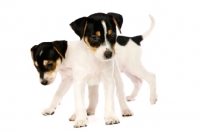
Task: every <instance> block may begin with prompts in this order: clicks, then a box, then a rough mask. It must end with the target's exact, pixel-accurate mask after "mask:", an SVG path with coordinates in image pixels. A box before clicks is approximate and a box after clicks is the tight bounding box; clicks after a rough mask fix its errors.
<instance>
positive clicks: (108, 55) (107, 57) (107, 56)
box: [104, 50, 112, 59]
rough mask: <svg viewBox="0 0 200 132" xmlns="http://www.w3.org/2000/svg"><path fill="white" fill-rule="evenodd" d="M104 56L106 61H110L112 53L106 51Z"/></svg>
mask: <svg viewBox="0 0 200 132" xmlns="http://www.w3.org/2000/svg"><path fill="white" fill-rule="evenodd" d="M104 56H105V58H106V59H110V58H111V57H112V52H111V51H109V50H106V51H105V52H104Z"/></svg>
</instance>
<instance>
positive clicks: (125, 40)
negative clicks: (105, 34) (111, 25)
mask: <svg viewBox="0 0 200 132" xmlns="http://www.w3.org/2000/svg"><path fill="white" fill-rule="evenodd" d="M130 39H131V40H132V41H133V42H135V43H136V44H137V45H138V46H140V45H141V44H140V42H141V41H142V40H143V38H142V36H141V35H138V36H134V37H126V36H118V37H117V43H119V45H121V46H125V45H126V44H127V43H128V41H129V40H130Z"/></svg>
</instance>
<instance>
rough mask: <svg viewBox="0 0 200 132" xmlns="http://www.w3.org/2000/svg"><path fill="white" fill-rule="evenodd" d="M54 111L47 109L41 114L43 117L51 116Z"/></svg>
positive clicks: (50, 108)
mask: <svg viewBox="0 0 200 132" xmlns="http://www.w3.org/2000/svg"><path fill="white" fill-rule="evenodd" d="M54 111H55V108H53V107H49V108H47V109H45V110H44V111H43V112H42V114H43V115H44V116H47V115H53V114H54Z"/></svg>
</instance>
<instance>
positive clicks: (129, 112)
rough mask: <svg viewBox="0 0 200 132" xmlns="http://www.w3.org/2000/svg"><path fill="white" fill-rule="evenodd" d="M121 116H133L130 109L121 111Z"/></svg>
mask: <svg viewBox="0 0 200 132" xmlns="http://www.w3.org/2000/svg"><path fill="white" fill-rule="evenodd" d="M122 116H124V117H126V116H133V112H132V111H131V110H130V109H125V110H122Z"/></svg>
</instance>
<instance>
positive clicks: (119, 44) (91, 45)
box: [31, 14, 157, 127]
mask: <svg viewBox="0 0 200 132" xmlns="http://www.w3.org/2000/svg"><path fill="white" fill-rule="evenodd" d="M104 15H106V14H104ZM114 15H115V14H112V15H111V16H110V15H108V17H109V18H108V17H107V18H106V19H108V21H109V20H110V21H112V20H113V22H114V26H113V25H112V24H111V25H109V24H108V22H107V21H105V23H104V22H99V21H98V19H99V17H103V16H102V14H96V15H95V14H94V15H91V16H93V17H94V18H95V17H97V18H96V19H97V20H96V21H95V20H94V19H93V20H90V19H88V18H82V20H84V21H82V20H81V19H78V20H76V21H75V22H76V24H77V25H78V26H80V25H81V22H82V25H84V26H82V27H84V28H80V27H79V28H78V27H77V25H76V26H74V25H73V24H75V23H72V24H71V27H72V29H74V31H75V32H76V33H77V34H78V35H79V37H80V38H81V41H72V42H67V41H54V42H43V43H41V44H39V45H35V46H33V47H32V48H31V54H32V59H33V62H34V65H35V67H36V69H37V70H38V73H39V75H40V80H41V81H40V82H41V84H43V85H48V84H50V83H52V82H53V80H54V79H55V77H56V74H57V72H59V73H60V74H61V77H62V81H61V83H60V86H59V88H58V90H57V91H56V93H55V95H54V98H53V100H52V103H51V105H50V107H49V108H47V109H45V110H44V111H43V115H52V114H53V113H54V111H55V109H56V107H57V105H58V104H59V103H60V101H61V99H62V97H63V96H64V95H65V94H66V92H67V91H68V89H69V88H70V86H71V84H72V81H73V80H74V78H75V75H76V80H77V83H81V82H82V85H81V90H82V91H81V92H80V91H79V90H80V89H79V90H77V89H74V90H75V91H74V92H75V93H76V92H80V93H78V94H79V97H78V96H77V95H76V96H75V99H76V98H79V99H78V100H79V101H78V102H77V103H79V104H80V106H81V107H82V108H80V107H79V104H78V105H76V108H77V109H78V110H80V109H82V111H83V110H84V109H85V108H84V105H83V104H82V103H83V102H82V101H80V99H83V96H84V86H85V85H86V83H87V84H88V88H89V106H88V108H87V115H92V114H94V113H95V108H96V105H97V103H98V84H99V82H100V81H101V79H102V80H103V79H104V76H103V75H104V74H107V72H108V73H109V74H112V72H113V75H112V76H113V77H114V80H115V85H116V90H117V97H118V101H119V104H120V107H121V111H122V115H123V116H130V115H132V112H131V111H130V110H129V108H128V106H127V104H126V102H125V97H124V91H123V83H122V79H121V76H120V73H119V67H120V70H121V72H124V73H125V74H126V75H127V76H128V77H129V78H130V79H131V81H132V82H133V83H134V85H135V88H134V90H133V92H132V94H131V95H130V96H128V97H127V100H129V101H130V100H134V99H135V97H136V96H137V93H138V92H139V89H140V86H141V83H142V80H143V79H144V80H145V81H147V82H148V83H149V85H150V102H151V104H154V103H155V102H156V100H157V96H156V81H155V75H154V74H153V73H150V72H148V71H146V70H145V69H144V68H143V66H142V63H141V60H140V57H141V47H140V42H141V41H142V40H143V39H144V38H146V37H147V36H148V35H149V34H150V32H151V31H152V29H153V27H154V23H155V22H154V18H153V17H152V16H150V18H151V22H152V23H151V26H150V28H149V29H148V30H147V31H146V32H145V33H144V34H143V35H139V36H135V37H125V36H118V37H117V39H116V38H115V37H113V38H112V36H115V35H116V30H115V28H109V26H110V27H115V25H118V27H119V29H120V28H121V25H120V21H119V20H118V21H119V22H118V23H116V21H117V20H115V19H117V18H116V16H115V17H113V16H114ZM87 19H88V20H87ZM101 19H104V18H101ZM118 19H120V17H119V18H118ZM121 19H122V17H121ZM85 20H87V21H85ZM122 20H123V19H122ZM77 21H78V23H77ZM90 22H92V23H93V24H92V23H90ZM96 22H97V23H96ZM84 23H85V24H84ZM98 23H99V24H101V25H102V26H101V25H100V26H95V25H98ZM106 23H107V24H106ZM111 23H112V22H111ZM86 24H87V25H86ZM121 24H122V21H121ZM105 25H106V26H105ZM93 28H94V29H96V30H94V31H93ZM81 31H83V32H81ZM106 31H107V32H106ZM88 32H89V33H88ZM90 32H92V33H90ZM102 35H103V36H102ZM81 36H82V37H81ZM114 38H115V39H114ZM112 39H114V40H112ZM102 40H104V41H102ZM113 41H114V42H115V43H114V44H113ZM101 42H107V43H111V44H106V43H104V44H102V43H101ZM100 47H101V48H100ZM100 49H101V50H100ZM115 52H117V54H116V55H115V57H113V56H114V54H115ZM80 56H81V57H80ZM113 60H114V61H113ZM74 61H75V62H74ZM77 62H78V63H77ZM108 62H109V63H111V64H112V65H111V66H109V65H110V64H106V63H108ZM112 66H114V69H113V67H112ZM74 67H75V69H79V70H77V71H80V73H81V74H80V73H79V72H75V71H76V70H74ZM112 69H113V70H112ZM73 72H75V73H73ZM79 74H80V75H79ZM101 74H103V75H101ZM112 76H111V77H110V78H112ZM84 77H85V78H84ZM83 78H84V79H83ZM106 79H107V78H106ZM106 79H104V81H105V80H106ZM112 79H113V78H112ZM112 79H111V80H112ZM108 80H109V79H108ZM106 83H107V81H106ZM111 85H113V84H111ZM111 85H110V86H111ZM111 93H112V94H113V89H112V90H110V94H111ZM81 96H82V97H81ZM106 96H108V94H107V95H106ZM111 96H112V98H113V95H111ZM107 98H108V97H107ZM108 100H109V99H108ZM106 101H107V100H106ZM109 101H110V102H109ZM109 101H108V102H107V104H109V105H111V107H112V111H113V107H114V106H113V104H112V103H113V99H112V100H109ZM80 102H81V103H80ZM84 112H85V110H84ZM84 112H82V113H84ZM79 114H80V113H79ZM114 117H115V116H114ZM83 118H84V120H81V121H80V120H79V121H78V120H77V119H76V112H75V113H74V114H73V115H72V116H71V118H70V120H75V119H76V122H75V127H81V126H85V125H86V114H85V113H84V114H83ZM79 119H80V117H79ZM113 123H118V119H116V118H114V119H113V118H109V119H108V118H107V120H106V124H113Z"/></svg>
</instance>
